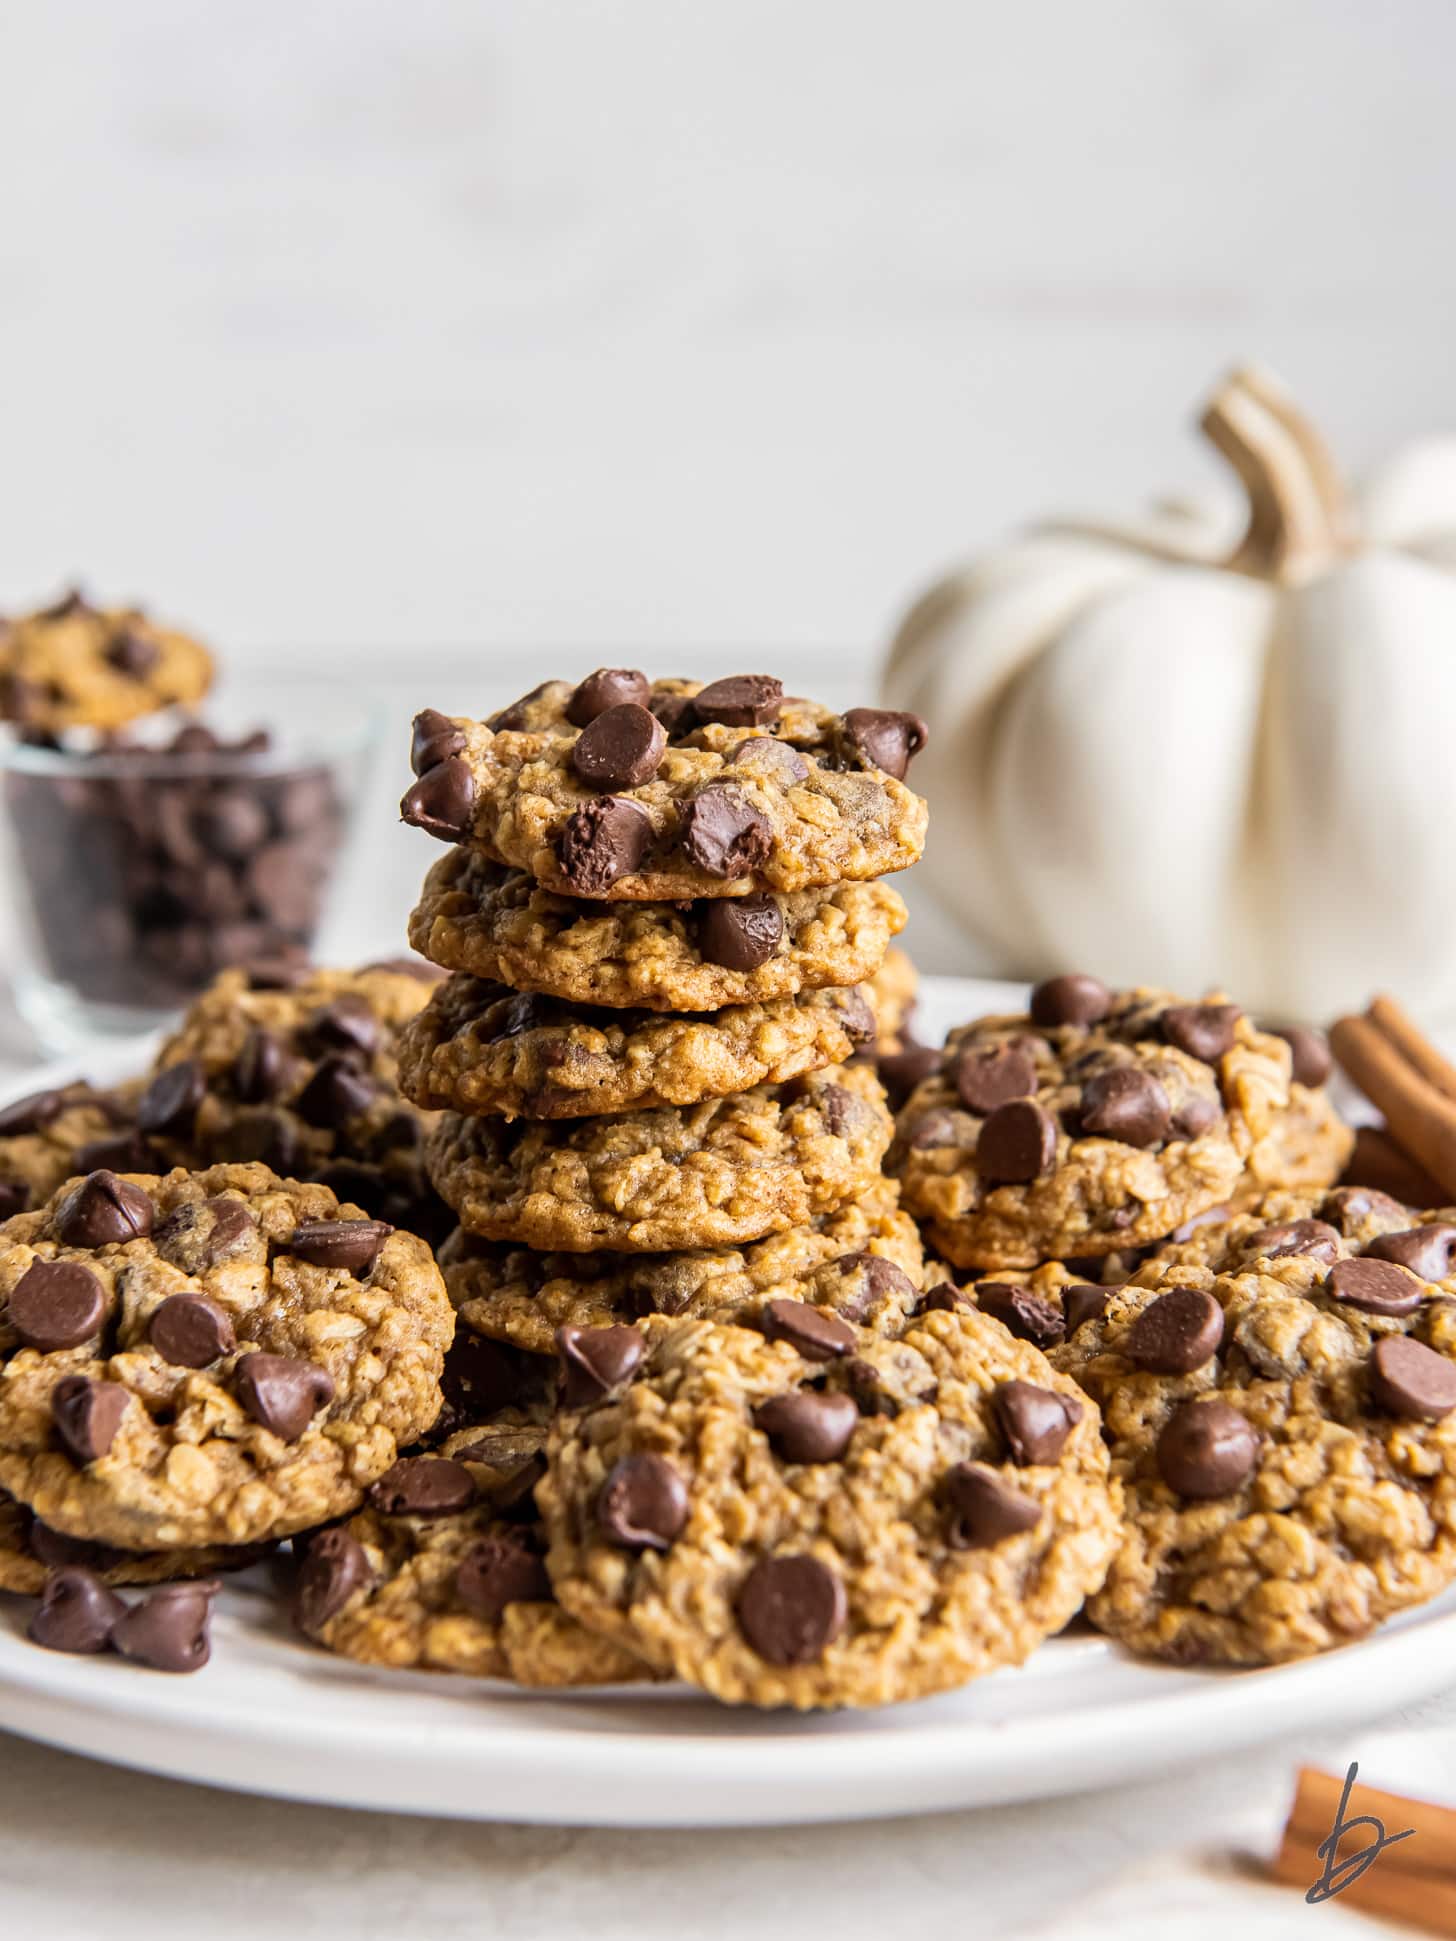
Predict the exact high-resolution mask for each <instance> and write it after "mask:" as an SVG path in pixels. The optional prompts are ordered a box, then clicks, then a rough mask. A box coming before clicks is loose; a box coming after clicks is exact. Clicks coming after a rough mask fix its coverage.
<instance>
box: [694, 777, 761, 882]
mask: <svg viewBox="0 0 1456 1941" xmlns="http://www.w3.org/2000/svg"><path fill="white" fill-rule="evenodd" d="M681 840H682V846H683V849H684V851H685V852H686V854H687V856H688V859H689V861H690V862H692V863H694V864H696V866H697V867H698V868H699V869H701V870H703V871H705V872H706V873H707V874H708V875H709V876H718V877H721V878H722V879H723V881H724V882H728V883H731V882H734V881H736V880H737V879H738V878H739V877H740V876H748V875H750V874H751V873H752V871H754V870H755V869H757V868H758V866H759V864H760V863H761V862H763V861H764V859H765V858H766V857H767V855H768V853H769V850H770V849H771V848H772V847H773V830H772V829H771V828H770V826H769V823H768V820H767V818H766V817H764V816H762V815H760V814H759V812H758V810H757V809H755V808H754V806H753V804H752V803H751V802H750V801H749V799H748V797H747V796H746V795H745V794H744V792H743V790H742V789H741V788H740V787H739V785H738V783H737V782H709V783H707V784H705V786H704V787H703V788H701V789H699V790H698V793H697V794H696V795H695V796H694V797H693V799H692V800H691V801H690V802H689V803H688V805H687V807H686V809H685V810H684V811H683V817H682V831H681Z"/></svg>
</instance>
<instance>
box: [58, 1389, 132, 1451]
mask: <svg viewBox="0 0 1456 1941" xmlns="http://www.w3.org/2000/svg"><path fill="white" fill-rule="evenodd" d="M128 1400H129V1397H128V1395H127V1392H126V1390H125V1389H124V1388H122V1387H120V1386H119V1385H118V1384H117V1383H116V1382H93V1381H88V1380H87V1378H86V1377H85V1376H84V1375H63V1376H62V1377H61V1379H60V1381H58V1382H57V1383H56V1385H55V1387H54V1388H53V1389H52V1390H51V1420H52V1422H53V1423H54V1425H55V1431H56V1434H57V1436H59V1438H60V1440H61V1444H62V1447H63V1448H64V1449H65V1451H66V1453H67V1455H68V1456H69V1457H70V1458H71V1460H72V1462H75V1463H79V1464H80V1465H81V1466H82V1467H83V1468H84V1467H85V1466H86V1464H87V1463H93V1462H99V1461H100V1460H101V1458H102V1457H103V1456H104V1455H105V1454H106V1452H107V1450H108V1449H110V1447H111V1445H112V1443H113V1442H115V1440H116V1432H117V1430H118V1429H119V1428H120V1427H121V1419H122V1417H123V1416H124V1415H125V1414H126V1405H127V1402H128Z"/></svg>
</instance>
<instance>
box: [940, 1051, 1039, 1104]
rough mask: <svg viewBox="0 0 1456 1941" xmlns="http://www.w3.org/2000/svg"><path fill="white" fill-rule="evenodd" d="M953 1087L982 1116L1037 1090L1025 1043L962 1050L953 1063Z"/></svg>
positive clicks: (1034, 1063) (1034, 1069) (1033, 1064)
mask: <svg viewBox="0 0 1456 1941" xmlns="http://www.w3.org/2000/svg"><path fill="white" fill-rule="evenodd" d="M954 1075H955V1088H956V1090H957V1092H959V1094H960V1096H961V1098H962V1100H963V1101H964V1103H965V1105H966V1108H967V1110H969V1111H971V1112H975V1113H979V1114H980V1115H981V1116H982V1117H983V1118H984V1117H985V1116H986V1115H987V1114H988V1113H991V1112H994V1111H995V1110H996V1107H997V1106H998V1105H1006V1104H1008V1103H1009V1102H1010V1101H1011V1100H1012V1099H1024V1098H1027V1097H1029V1096H1030V1095H1031V1094H1032V1093H1033V1092H1035V1090H1036V1061H1035V1060H1034V1059H1033V1057H1032V1055H1031V1053H1030V1052H1029V1051H1027V1050H1026V1048H1025V1046H1024V1045H998V1046H996V1047H995V1049H994V1050H991V1051H967V1052H963V1053H962V1054H961V1056H960V1057H959V1058H958V1059H957V1060H956V1063H955V1074H954Z"/></svg>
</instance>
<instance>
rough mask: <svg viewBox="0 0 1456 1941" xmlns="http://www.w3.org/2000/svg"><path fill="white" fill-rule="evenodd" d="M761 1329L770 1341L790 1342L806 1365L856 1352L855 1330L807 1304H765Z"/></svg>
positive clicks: (782, 1299)
mask: <svg viewBox="0 0 1456 1941" xmlns="http://www.w3.org/2000/svg"><path fill="white" fill-rule="evenodd" d="M759 1326H760V1327H761V1328H762V1330H763V1332H764V1334H765V1335H766V1336H767V1338H768V1339H769V1340H770V1341H787V1342H788V1344H789V1346H790V1347H791V1348H797V1349H798V1351H799V1353H800V1354H801V1355H802V1356H803V1357H804V1359H805V1360H806V1361H835V1360H837V1359H838V1357H839V1356H840V1355H847V1354H849V1353H851V1352H852V1350H853V1348H854V1329H853V1328H851V1327H848V1326H846V1324H845V1323H844V1322H843V1321H837V1320H835V1318H834V1316H833V1315H832V1314H821V1313H820V1312H819V1310H818V1308H815V1307H810V1306H809V1304H808V1302H807V1301H790V1300H787V1299H784V1298H782V1297H781V1298H779V1299H778V1300H773V1301H765V1302H764V1305H763V1312H762V1314H761V1315H760V1317H759Z"/></svg>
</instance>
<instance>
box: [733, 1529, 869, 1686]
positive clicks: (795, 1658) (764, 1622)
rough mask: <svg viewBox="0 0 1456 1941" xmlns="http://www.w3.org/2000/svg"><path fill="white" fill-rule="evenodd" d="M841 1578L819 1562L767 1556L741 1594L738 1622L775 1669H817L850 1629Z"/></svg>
mask: <svg viewBox="0 0 1456 1941" xmlns="http://www.w3.org/2000/svg"><path fill="white" fill-rule="evenodd" d="M847 1615H848V1606H847V1602H846V1599H845V1595H844V1585H843V1583H842V1582H841V1581H840V1579H839V1577H838V1575H837V1574H836V1573H835V1572H834V1571H832V1570H830V1568H829V1567H828V1565H827V1564H821V1563H820V1561H819V1559H818V1558H817V1557H803V1556H788V1557H763V1558H761V1559H760V1560H759V1562H758V1563H756V1564H755V1565H754V1566H753V1569H752V1570H751V1571H749V1573H748V1576H747V1577H746V1578H745V1579H744V1582H743V1588H742V1590H740V1592H739V1593H738V1623H739V1627H740V1629H741V1630H742V1632H743V1635H744V1637H745V1638H746V1639H747V1640H748V1642H749V1644H750V1645H751V1646H752V1648H753V1649H754V1650H755V1651H756V1652H757V1653H758V1655H759V1657H760V1658H762V1659H763V1660H764V1661H765V1662H766V1663H768V1664H770V1665H812V1664H813V1663H814V1662H815V1660H816V1659H818V1658H821V1657H823V1655H824V1652H825V1651H826V1649H827V1648H828V1647H829V1646H830V1645H831V1644H833V1642H834V1640H835V1639H836V1638H837V1637H838V1636H839V1634H840V1632H841V1631H842V1630H843V1629H844V1623H845V1618H846V1617H847Z"/></svg>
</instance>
